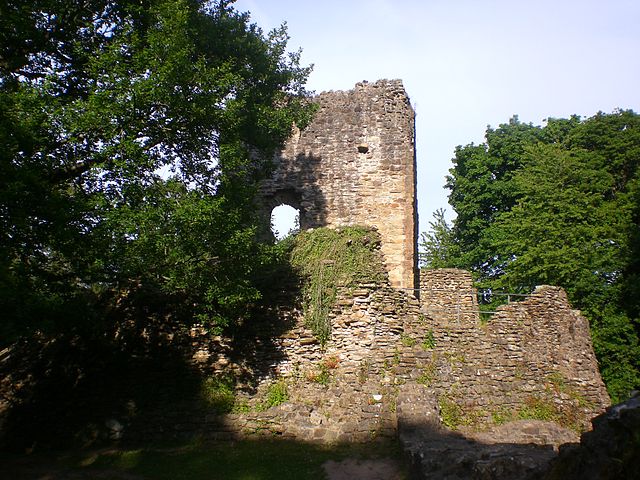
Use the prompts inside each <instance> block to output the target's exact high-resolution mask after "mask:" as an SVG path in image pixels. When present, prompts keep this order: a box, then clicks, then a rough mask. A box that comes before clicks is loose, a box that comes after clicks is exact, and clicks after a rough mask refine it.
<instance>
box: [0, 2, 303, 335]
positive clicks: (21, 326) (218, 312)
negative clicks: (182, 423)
mask: <svg viewBox="0 0 640 480" xmlns="http://www.w3.org/2000/svg"><path fill="white" fill-rule="evenodd" d="M231 3H232V2H230V1H225V0H218V1H214V2H205V1H204V0H144V1H142V2H140V1H136V2H134V1H125V0H89V1H87V2H74V1H71V0H30V1H28V2H24V1H17V0H8V1H7V2H4V3H3V4H2V6H0V145H1V148H0V156H1V157H0V162H1V163H0V253H1V260H0V309H2V310H3V312H6V315H7V316H6V317H5V320H4V322H3V324H2V327H1V328H2V330H3V333H5V335H3V338H4V339H9V338H11V337H10V336H9V334H12V335H17V334H20V333H24V332H25V331H29V330H33V329H43V328H44V329H46V328H52V329H54V330H60V329H63V330H64V329H66V328H67V327H68V326H69V325H72V326H73V328H85V327H86V326H87V325H92V324H96V323H100V322H104V321H106V320H105V319H106V317H108V316H109V315H112V314H113V311H114V308H116V307H117V309H119V311H121V313H122V312H123V311H125V310H126V311H128V312H131V311H136V309H137V310H139V311H140V313H141V314H144V315H149V314H157V315H160V316H163V317H164V318H169V317H171V318H175V317H179V318H181V319H182V321H185V322H188V321H204V322H205V323H208V324H209V325H211V326H214V327H222V326H224V325H226V324H228V323H230V322H233V321H235V319H237V318H239V317H240V316H242V315H243V314H245V313H246V310H247V308H248V306H249V305H250V304H251V302H252V301H254V300H255V299H256V298H258V297H259V296H260V292H259V290H258V289H257V287H256V285H255V283H254V281H253V280H252V276H253V275H254V274H255V271H256V269H258V268H259V267H260V265H261V264H264V263H265V262H268V258H266V257H268V252H267V247H266V246H262V245H260V244H258V243H257V242H256V241H255V230H256V219H255V214H254V211H255V209H254V208H253V203H252V202H253V194H254V192H255V188H256V184H257V182H258V181H259V180H260V178H261V177H262V176H263V175H264V174H265V173H266V172H267V171H268V169H269V167H270V164H269V161H268V159H269V158H270V157H271V154H272V152H273V151H274V149H276V148H278V147H279V146H281V145H282V142H283V141H284V140H285V139H286V138H287V137H288V135H289V134H290V130H291V124H292V123H293V122H295V123H297V124H298V125H300V126H304V125H305V123H306V122H307V121H308V120H309V118H310V115H311V113H312V111H313V107H312V106H311V104H310V103H309V101H308V94H307V92H306V91H305V89H304V83H305V81H306V78H307V76H308V74H309V71H310V69H309V68H305V67H301V66H299V53H293V54H291V53H287V51H286V45H287V40H288V36H287V34H286V29H285V27H284V26H283V27H281V28H279V29H276V30H275V31H273V32H271V33H269V34H268V35H264V34H263V32H262V31H261V29H260V28H258V27H257V26H256V25H254V24H250V23H249V17H248V15H247V14H243V13H238V12H236V11H235V10H234V9H233V8H232V6H231ZM265 159H267V160H265ZM136 299H138V300H136ZM124 306H126V308H125V307H124ZM106 312H110V313H108V314H107V313H106ZM129 314H130V313H129Z"/></svg>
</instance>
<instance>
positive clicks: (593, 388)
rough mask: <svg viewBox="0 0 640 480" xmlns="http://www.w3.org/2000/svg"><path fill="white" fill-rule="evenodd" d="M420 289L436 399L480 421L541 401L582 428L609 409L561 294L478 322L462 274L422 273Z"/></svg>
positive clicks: (586, 340) (547, 290) (583, 327)
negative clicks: (571, 415) (429, 332)
mask: <svg viewBox="0 0 640 480" xmlns="http://www.w3.org/2000/svg"><path fill="white" fill-rule="evenodd" d="M421 285H422V288H429V291H427V292H425V291H424V290H423V291H421V303H422V311H423V313H424V314H425V315H428V316H429V328H430V329H431V330H432V331H433V336H434V343H435V346H434V349H433V352H432V358H431V362H432V363H431V365H430V367H429V368H430V370H431V372H432V377H433V378H434V381H433V382H432V385H433V387H434V389H435V390H436V391H437V392H438V394H439V395H440V396H445V397H447V398H449V399H451V400H453V401H456V402H457V403H458V404H460V405H462V406H463V408H464V409H465V410H466V411H467V412H475V413H476V414H477V415H479V416H480V417H482V416H485V417H488V416H491V415H494V416H495V415H496V414H498V415H499V414H500V413H501V412H503V413H504V412H507V411H516V410H518V409H519V408H522V406H523V405H530V406H531V405H532V404H533V406H535V402H536V401H539V400H545V401H549V402H553V403H554V404H555V406H556V407H557V408H558V409H559V410H563V409H567V410H572V411H573V412H574V413H575V412H579V414H578V417H579V418H576V419H575V420H576V422H578V423H579V424H580V425H582V426H585V427H586V426H588V421H589V419H590V418H591V417H593V416H594V415H597V414H599V413H600V412H602V411H603V410H604V408H605V407H606V406H608V405H609V404H610V399H609V396H608V394H607V392H606V389H605V386H604V383H603V382H602V379H601V377H600V373H599V370H598V363H597V360H596V357H595V354H594V351H593V346H592V343H591V336H590V333H589V325H588V321H587V320H586V319H585V318H584V317H583V316H582V315H581V314H580V312H579V311H577V310H574V309H572V308H571V305H570V304H569V301H568V299H567V295H566V293H565V292H564V291H563V290H562V289H561V288H558V287H550V286H541V287H538V288H537V289H536V290H535V291H534V292H533V294H532V295H531V296H529V297H528V298H526V299H525V300H523V301H519V302H514V303H509V304H507V305H503V306H500V307H498V309H497V312H496V313H495V314H494V315H493V316H492V317H491V318H489V319H488V320H487V321H486V322H483V321H481V320H480V315H479V311H478V307H477V302H476V300H475V298H476V295H475V293H474V292H473V286H472V283H471V276H470V274H469V273H468V272H464V271H460V270H454V269H447V270H436V271H427V272H423V274H422V281H421ZM458 292H460V293H458ZM467 292H469V293H470V294H468V293H467ZM425 293H426V294H425Z"/></svg>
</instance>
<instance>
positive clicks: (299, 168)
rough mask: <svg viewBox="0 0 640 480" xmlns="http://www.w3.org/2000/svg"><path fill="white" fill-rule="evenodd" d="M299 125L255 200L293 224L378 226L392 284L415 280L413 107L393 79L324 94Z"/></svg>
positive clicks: (267, 213)
mask: <svg viewBox="0 0 640 480" xmlns="http://www.w3.org/2000/svg"><path fill="white" fill-rule="evenodd" d="M316 101H317V103H318V111H317V113H316V115H315V117H314V119H313V121H312V123H311V124H310V125H309V126H308V127H307V128H305V129H304V130H302V131H300V130H296V131H295V132H294V134H293V136H292V138H291V139H290V140H289V141H288V143H287V145H286V147H285V149H284V150H283V151H282V152H281V154H280V155H278V156H277V157H276V158H275V171H274V174H273V176H272V177H271V178H270V179H269V180H267V181H265V182H264V183H263V185H262V200H261V206H262V208H263V209H264V212H263V214H264V216H265V217H266V218H269V216H270V214H271V211H272V209H273V208H274V207H276V206H278V205H280V204H283V203H284V204H288V205H290V206H292V207H294V208H297V209H299V211H300V227H301V228H302V229H306V228H316V227H323V226H328V227H339V226H344V225H367V226H373V227H376V228H377V229H378V231H379V232H380V235H381V237H382V252H383V254H384V258H385V264H386V267H387V270H388V271H389V280H390V282H391V285H392V286H394V287H404V288H415V286H416V283H417V251H416V248H417V205H416V158H415V142H414V111H413V108H412V107H411V104H410V102H409V98H408V96H407V94H406V92H405V90H404V87H403V85H402V82H401V81H400V80H380V81H377V82H375V83H367V82H362V83H358V84H357V85H356V86H355V88H354V89H353V90H349V91H346V92H344V91H336V92H333V91H332V92H324V93H321V94H320V95H318V96H317V97H316Z"/></svg>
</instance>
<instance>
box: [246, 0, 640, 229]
mask: <svg viewBox="0 0 640 480" xmlns="http://www.w3.org/2000/svg"><path fill="white" fill-rule="evenodd" d="M235 8H236V9H237V10H240V11H250V12H251V17H252V20H253V21H254V22H255V23H257V24H258V25H260V26H261V27H262V28H263V29H264V30H270V29H272V28H274V27H277V26H279V25H280V24H281V23H283V22H285V21H286V22H287V25H288V31H289V35H290V36H291V40H290V43H289V45H290V47H291V49H292V50H295V49H297V48H299V47H301V48H302V49H303V55H302V61H303V63H304V64H311V63H312V64H314V72H313V73H312V75H311V77H310V79H309V83H308V86H309V89H311V90H315V91H316V92H321V91H324V90H346V89H350V88H353V86H354V85H355V83H356V82H359V81H362V80H368V81H375V80H378V79H381V78H400V79H402V80H403V82H404V86H405V89H406V90H407V93H408V94H409V96H410V98H411V102H412V104H413V106H414V108H415V109H416V112H417V119H416V139H417V159H418V205H419V215H420V231H423V230H425V229H426V228H427V227H428V222H429V220H431V219H432V212H433V211H434V210H436V209H437V208H441V207H444V208H447V212H448V216H449V217H451V215H452V212H451V208H450V207H449V206H448V204H447V193H448V192H447V191H446V190H445V189H444V188H443V185H444V182H445V179H444V177H445V175H447V173H448V169H449V168H451V158H452V157H453V153H454V149H455V147H456V145H466V144H468V143H471V142H475V143H479V142H482V141H483V137H484V131H485V129H486V126H487V125H492V126H497V125H498V124H500V123H504V122H507V121H508V120H509V118H510V117H511V116H513V115H514V114H517V115H518V116H519V118H520V120H522V121H525V122H533V123H534V124H542V122H543V120H544V119H545V118H547V117H568V116H570V115H572V114H574V113H575V114H578V115H582V116H591V115H593V114H595V113H596V112H598V111H604V112H610V111H612V110H613V109H614V108H616V107H620V108H631V109H633V110H635V111H636V112H639V111H640V0H598V1H596V0H535V1H534V0H483V1H480V0H424V1H418V0H395V1H393V0H369V1H365V0H342V1H337V0H324V1H318V0H314V1H305V0H297V1H294V0H238V1H237V2H236V3H235Z"/></svg>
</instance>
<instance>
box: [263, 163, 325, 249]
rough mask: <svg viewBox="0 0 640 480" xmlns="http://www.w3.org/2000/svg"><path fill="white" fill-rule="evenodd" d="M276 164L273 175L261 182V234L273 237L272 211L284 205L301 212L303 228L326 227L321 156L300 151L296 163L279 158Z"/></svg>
mask: <svg viewBox="0 0 640 480" xmlns="http://www.w3.org/2000/svg"><path fill="white" fill-rule="evenodd" d="M274 163H275V168H274V174H273V176H272V177H271V178H269V179H267V180H265V181H263V182H262V185H261V187H260V191H259V194H258V198H257V200H256V201H257V203H258V209H259V211H260V216H261V218H262V225H263V230H262V231H261V236H262V237H263V238H265V239H270V240H272V239H273V234H272V232H271V228H270V227H271V212H272V211H273V209H274V208H275V207H277V206H279V205H282V204H285V205H290V206H291V207H293V208H295V209H296V210H298V211H299V212H300V229H301V230H305V229H308V228H318V227H324V226H326V223H327V208H328V206H327V201H326V198H325V195H324V194H323V192H322V189H321V188H320V182H321V177H322V158H321V157H320V156H317V155H305V154H298V155H296V157H295V161H293V162H292V161H288V160H287V161H283V160H282V159H281V158H276V159H275V161H274Z"/></svg>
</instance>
